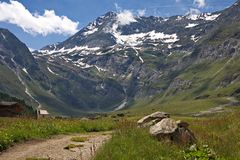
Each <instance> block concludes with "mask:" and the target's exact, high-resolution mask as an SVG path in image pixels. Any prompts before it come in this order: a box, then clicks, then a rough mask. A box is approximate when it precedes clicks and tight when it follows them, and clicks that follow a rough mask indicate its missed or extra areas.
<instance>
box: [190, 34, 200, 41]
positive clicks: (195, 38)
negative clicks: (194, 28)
mask: <svg viewBox="0 0 240 160" xmlns="http://www.w3.org/2000/svg"><path fill="white" fill-rule="evenodd" d="M191 40H192V41H194V42H197V41H198V40H199V37H196V36H195V35H192V36H191Z"/></svg>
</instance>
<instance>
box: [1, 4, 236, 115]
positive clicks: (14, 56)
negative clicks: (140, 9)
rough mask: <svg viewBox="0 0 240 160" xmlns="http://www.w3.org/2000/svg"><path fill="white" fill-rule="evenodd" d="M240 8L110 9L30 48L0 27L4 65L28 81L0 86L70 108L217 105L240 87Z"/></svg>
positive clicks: (76, 111)
mask: <svg viewBox="0 0 240 160" xmlns="http://www.w3.org/2000/svg"><path fill="white" fill-rule="evenodd" d="M239 12H240V1H237V2H236V3H235V4H234V5H233V6H231V7H229V8H227V9H225V10H223V11H219V12H215V13H202V14H199V13H195V12H194V11H192V12H189V14H187V15H184V16H173V17H169V18H161V17H153V16H150V17H128V18H122V17H123V15H122V14H123V13H114V12H108V13H106V14H105V15H103V16H101V17H99V18H97V19H96V20H95V21H94V22H92V23H90V24H88V25H87V26H86V27H84V28H83V29H81V30H80V31H79V32H78V33H76V34H75V35H73V36H71V37H70V38H68V39H67V40H66V41H64V42H61V43H58V44H53V45H49V46H45V47H43V48H42V49H41V50H38V51H34V52H33V53H32V54H31V53H30V52H29V51H28V49H27V48H26V46H25V45H24V44H22V43H21V42H19V40H16V37H15V36H13V35H12V34H11V33H9V32H8V31H6V30H1V35H2V36H0V38H1V41H0V48H1V54H0V55H1V62H2V67H5V68H4V69H0V70H7V71H6V72H9V73H11V74H12V75H13V77H14V78H15V79H16V80H17V81H18V82H17V83H18V84H21V83H22V85H20V86H22V88H21V89H17V90H16V88H15V87H13V86H16V83H15V82H13V83H12V84H8V83H6V81H5V83H1V84H4V86H0V88H1V89H5V90H4V92H6V93H11V94H13V95H18V96H19V97H21V96H23V95H22V94H20V93H25V94H24V96H25V97H27V98H28V99H30V100H29V101H33V102H34V103H36V104H38V105H40V106H41V107H45V108H47V109H48V110H50V111H51V112H53V113H59V114H65V115H80V114H84V113H86V112H87V113H88V112H105V111H113V110H119V109H122V108H124V107H127V106H128V107H131V106H133V108H138V107H140V106H143V105H144V106H146V105H147V106H152V107H153V108H154V107H156V106H159V105H162V106H167V105H166V104H167V103H168V102H176V103H177V104H182V103H183V102H184V103H185V102H189V103H191V104H192V103H194V104H196V106H198V105H197V103H200V102H201V103H202V102H203V99H204V102H206V104H204V105H206V107H205V108H208V107H214V106H216V105H218V104H221V103H225V102H226V100H225V98H226V97H231V96H235V97H236V98H238V95H239V94H240V92H239V91H238V90H239V88H238V84H239V77H240V76H239V75H240V72H239V71H238V59H239V55H238V53H239V45H240V42H239V38H240V36H239V30H240V29H239V26H240V25H239V19H240V14H239ZM4 37H5V38H4ZM6 39H9V40H6ZM10 39H13V40H11V41H10ZM13 44H14V45H13ZM16 51H17V52H16ZM4 56H5V57H7V58H4ZM12 60H13V61H12ZM14 62H15V63H14ZM6 66H7V67H6ZM30 75H31V76H30ZM10 79H13V78H10ZM21 79H22V80H21ZM6 88H11V89H6ZM24 88H25V91H23V90H24ZM26 90H27V93H30V95H29V94H27V95H26ZM18 92H19V93H18ZM25 97H23V98H25ZM36 104H35V105H36ZM186 105H189V104H188V103H187V104H186ZM166 108H167V107H166ZM172 108H174V105H172V107H169V109H172ZM175 109H177V110H178V108H175ZM199 109H200V108H199ZM166 110H168V109H166ZM183 111H184V109H182V112H183ZM185 111H186V110H185ZM189 111H192V110H189Z"/></svg>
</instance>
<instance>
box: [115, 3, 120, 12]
mask: <svg viewBox="0 0 240 160" xmlns="http://www.w3.org/2000/svg"><path fill="white" fill-rule="evenodd" d="M114 6H115V8H116V10H117V12H120V11H121V10H122V8H121V7H120V6H119V5H118V4H117V3H114Z"/></svg>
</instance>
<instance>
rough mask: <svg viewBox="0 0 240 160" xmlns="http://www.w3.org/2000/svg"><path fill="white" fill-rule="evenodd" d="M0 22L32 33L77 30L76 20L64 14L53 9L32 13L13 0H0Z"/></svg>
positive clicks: (44, 33)
mask: <svg viewBox="0 0 240 160" xmlns="http://www.w3.org/2000/svg"><path fill="white" fill-rule="evenodd" d="M0 22H7V23H11V24H15V25H17V26H19V27H21V28H22V29H23V30H24V31H25V32H27V33H30V34H32V35H37V34H41V35H44V36H46V35H48V34H51V33H57V34H74V33H76V32H77V31H78V30H77V28H78V22H74V21H72V20H70V19H69V18H68V17H66V16H58V15H56V14H55V12H54V11H53V10H45V11H44V14H43V15H39V14H38V13H35V14H32V13H30V12H29V10H27V9H26V8H25V6H23V5H22V4H21V3H20V2H18V1H14V0H10V3H6V2H1V1H0Z"/></svg>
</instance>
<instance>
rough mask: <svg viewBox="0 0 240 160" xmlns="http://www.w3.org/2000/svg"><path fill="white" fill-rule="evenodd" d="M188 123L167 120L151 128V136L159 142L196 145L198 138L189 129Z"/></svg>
mask: <svg viewBox="0 0 240 160" xmlns="http://www.w3.org/2000/svg"><path fill="white" fill-rule="evenodd" d="M188 126H189V124H188V123H187V122H182V121H175V120H174V119H171V118H165V119H163V120H161V121H160V122H158V123H157V124H155V125H153V126H152V127H150V130H149V132H150V134H151V135H153V136H155V137H156V138H157V139H158V140H162V139H169V140H171V141H173V142H175V143H177V144H184V145H188V144H194V143H195V142H196V138H195V136H194V134H193V133H192V132H191V131H190V130H189V129H188Z"/></svg>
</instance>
